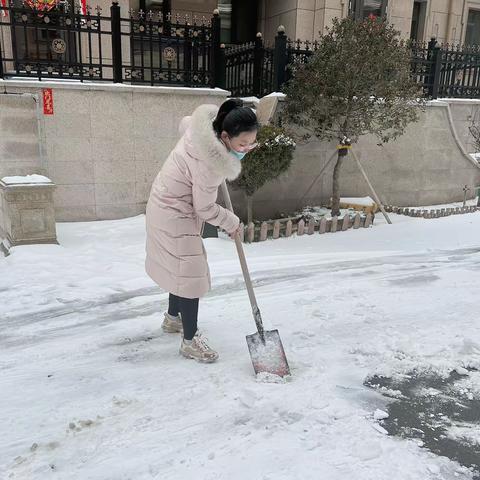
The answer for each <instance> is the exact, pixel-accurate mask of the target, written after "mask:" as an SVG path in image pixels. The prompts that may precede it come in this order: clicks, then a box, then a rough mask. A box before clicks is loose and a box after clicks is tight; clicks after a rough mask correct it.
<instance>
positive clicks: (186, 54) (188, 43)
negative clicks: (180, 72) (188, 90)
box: [183, 26, 193, 87]
mask: <svg viewBox="0 0 480 480" xmlns="http://www.w3.org/2000/svg"><path fill="white" fill-rule="evenodd" d="M184 38H185V43H184V44H183V67H184V69H185V83H186V85H187V87H191V86H192V79H193V74H192V32H191V31H190V29H189V27H188V26H186V28H185V36H184Z"/></svg>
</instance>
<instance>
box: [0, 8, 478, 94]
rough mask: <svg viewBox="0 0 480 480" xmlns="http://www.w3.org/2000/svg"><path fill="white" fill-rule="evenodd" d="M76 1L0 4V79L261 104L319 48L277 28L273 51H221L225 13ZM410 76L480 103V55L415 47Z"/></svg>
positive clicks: (431, 90) (254, 47)
mask: <svg viewBox="0 0 480 480" xmlns="http://www.w3.org/2000/svg"><path fill="white" fill-rule="evenodd" d="M76 1H77V0H22V1H20V0H10V2H9V5H7V6H1V5H2V3H0V78H14V77H27V78H37V79H38V80H43V79H57V78H69V79H75V80H80V81H89V80H90V81H110V82H128V83H139V84H148V85H177V86H193V87H222V88H226V89H227V90H230V91H231V92H232V95H235V96H250V95H255V96H257V97H262V96H264V95H266V94H268V93H271V92H273V91H280V90H281V89H282V86H283V85H284V84H285V83H286V82H288V80H289V79H290V78H291V77H292V75H294V74H295V69H296V68H297V65H299V64H301V63H304V62H306V61H308V59H309V57H310V56H311V55H312V54H313V53H314V52H315V50H316V49H317V48H318V46H319V44H318V42H308V41H306V42H302V41H300V40H297V41H291V40H289V39H288V38H287V36H286V35H285V32H284V30H282V29H281V30H279V31H278V34H277V35H276V37H275V41H274V44H273V45H267V44H265V42H264V41H263V38H262V36H261V35H260V34H259V35H258V36H257V38H256V39H255V41H254V42H251V43H247V44H244V45H238V46H233V47H230V48H228V49H225V48H224V47H223V45H221V44H220V28H221V25H220V15H219V13H218V11H215V12H214V14H213V16H212V18H210V19H206V18H205V17H203V18H197V17H192V18H189V17H188V16H183V17H180V16H178V15H176V16H174V17H172V16H171V15H170V14H164V12H163V11H149V12H143V11H141V10H140V11H138V12H135V11H133V10H131V11H130V12H129V14H128V15H125V16H122V13H126V12H121V10H120V7H119V5H118V3H116V2H114V3H112V5H111V7H110V9H109V11H108V12H107V13H108V14H103V13H102V10H101V9H100V8H99V7H97V8H96V9H95V10H93V11H92V9H91V8H90V7H88V6H85V7H80V6H79V5H78V3H77V4H75V3H73V2H76ZM411 51H412V62H411V68H412V75H413V76H414V78H415V79H416V81H417V82H418V83H419V84H420V85H421V86H422V88H423V91H424V93H425V96H428V97H431V98H438V97H460V98H480V49H479V48H478V47H459V46H455V47H453V46H451V45H437V43H436V42H435V40H432V41H430V42H428V43H413V44H412V45H411Z"/></svg>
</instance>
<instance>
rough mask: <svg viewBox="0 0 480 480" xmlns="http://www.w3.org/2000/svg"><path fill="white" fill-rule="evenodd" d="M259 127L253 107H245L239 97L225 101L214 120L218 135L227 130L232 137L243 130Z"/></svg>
mask: <svg viewBox="0 0 480 480" xmlns="http://www.w3.org/2000/svg"><path fill="white" fill-rule="evenodd" d="M258 127H259V125H258V121H257V116H256V115H255V113H254V112H253V110H252V109H251V108H249V107H244V106H243V101H242V100H240V99H239V98H231V99H230V100H227V101H226V102H223V103H222V105H221V107H220V109H219V110H218V113H217V117H216V118H215V120H214V121H213V129H214V130H215V133H216V134H217V135H218V136H220V134H221V133H222V132H223V131H225V132H227V133H228V135H229V136H230V137H236V136H238V135H240V134H241V133H243V132H253V131H254V130H258Z"/></svg>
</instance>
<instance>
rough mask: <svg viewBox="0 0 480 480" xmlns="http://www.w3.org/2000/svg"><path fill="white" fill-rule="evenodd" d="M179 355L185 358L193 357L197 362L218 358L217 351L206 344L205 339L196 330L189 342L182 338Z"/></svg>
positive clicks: (207, 361) (211, 360)
mask: <svg viewBox="0 0 480 480" xmlns="http://www.w3.org/2000/svg"><path fill="white" fill-rule="evenodd" d="M180 355H183V356H184V357H186V358H193V359H194V360H196V361H197V362H202V363H212V362H215V361H216V360H217V359H218V353H217V352H216V351H215V350H213V349H211V348H210V347H209V346H208V344H207V339H206V338H204V337H202V336H201V335H200V334H199V333H198V332H197V333H196V334H195V336H194V337H193V340H192V341H191V342H188V340H185V339H184V340H182V344H181V345H180Z"/></svg>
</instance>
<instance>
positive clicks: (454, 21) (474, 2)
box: [134, 0, 480, 44]
mask: <svg viewBox="0 0 480 480" xmlns="http://www.w3.org/2000/svg"><path fill="white" fill-rule="evenodd" d="M134 1H139V0H134ZM149 1H150V2H152V4H158V3H160V4H161V3H162V0H146V2H147V9H148V7H149V5H148V2H149ZM217 3H218V7H219V9H220V14H221V16H222V20H223V26H224V41H225V43H227V44H228V43H242V42H246V41H251V40H253V39H254V35H255V33H256V32H255V30H257V31H260V32H262V33H263V35H264V37H265V38H266V39H267V40H272V39H273V38H274V36H275V33H276V31H277V28H278V26H279V25H283V26H285V29H286V32H287V35H288V36H289V37H290V38H293V39H297V38H298V39H301V40H315V39H316V38H318V36H319V35H320V34H321V33H324V32H325V31H326V28H327V27H328V26H330V25H331V22H332V19H333V18H335V17H337V18H344V17H345V16H347V15H349V14H352V15H354V16H356V17H357V18H362V17H367V16H369V15H371V14H373V15H376V16H380V15H386V17H387V18H388V20H389V21H390V22H391V23H392V24H394V25H395V26H396V28H397V29H398V30H400V32H401V33H402V36H403V37H404V38H413V39H416V40H420V41H428V40H430V38H432V37H436V38H437V40H438V41H439V42H445V43H461V44H480V0H188V1H187V0H171V8H172V10H173V11H174V12H175V13H177V12H178V13H180V14H184V13H189V14H192V13H194V12H197V13H201V14H204V15H208V14H211V12H212V11H213V9H214V8H215V7H216V6H217Z"/></svg>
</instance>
